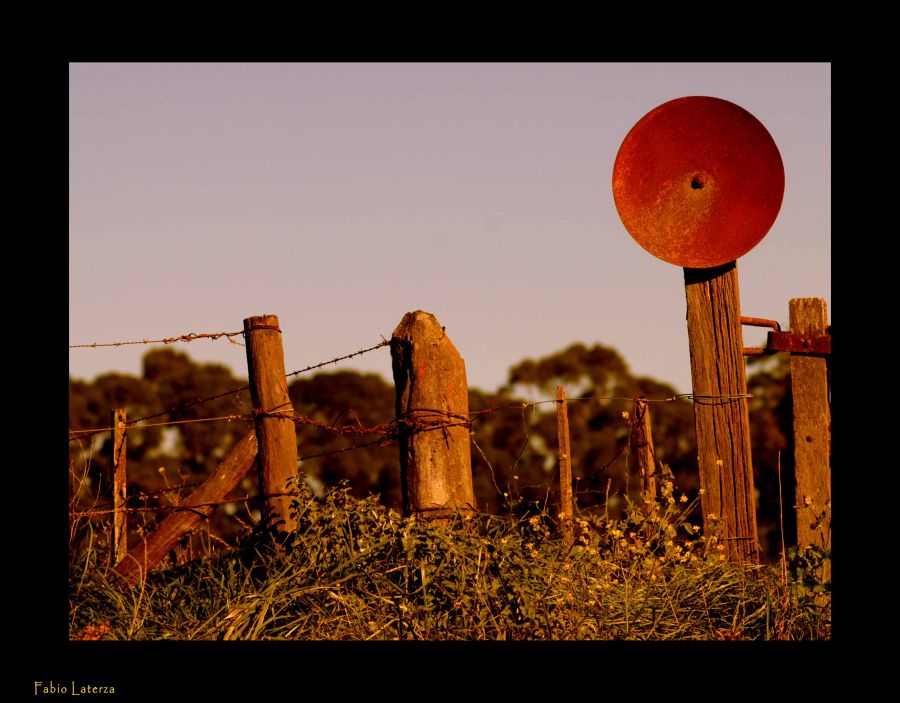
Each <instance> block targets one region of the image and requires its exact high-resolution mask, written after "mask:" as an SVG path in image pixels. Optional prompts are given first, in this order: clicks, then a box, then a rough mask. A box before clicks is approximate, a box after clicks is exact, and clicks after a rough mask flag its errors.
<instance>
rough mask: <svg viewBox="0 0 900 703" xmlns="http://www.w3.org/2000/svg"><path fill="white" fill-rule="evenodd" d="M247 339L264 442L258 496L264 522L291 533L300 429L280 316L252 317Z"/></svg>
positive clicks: (260, 438)
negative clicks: (290, 389)
mask: <svg viewBox="0 0 900 703" xmlns="http://www.w3.org/2000/svg"><path fill="white" fill-rule="evenodd" d="M244 337H245V339H246V343H247V370H248V372H249V374H250V398H251V400H252V402H253V409H254V411H255V412H256V435H257V439H258V442H259V491H260V494H261V495H263V496H265V503H264V508H263V517H262V521H263V524H264V525H266V526H270V527H273V528H275V530H276V531H278V532H292V531H293V530H294V529H295V528H296V526H297V521H296V518H295V517H292V516H291V514H290V511H291V496H290V495H288V493H290V492H291V491H292V490H293V479H294V477H295V476H296V475H297V456H298V455H297V430H296V427H295V426H294V421H293V420H292V419H291V416H292V415H293V414H294V406H293V405H292V404H291V399H290V396H289V395H288V388H287V378H286V374H285V369H284V348H283V346H282V342H281V329H280V328H279V327H278V317H277V316H276V315H259V316H257V317H248V318H247V319H245V320H244ZM279 415H284V416H285V417H278V416H279Z"/></svg>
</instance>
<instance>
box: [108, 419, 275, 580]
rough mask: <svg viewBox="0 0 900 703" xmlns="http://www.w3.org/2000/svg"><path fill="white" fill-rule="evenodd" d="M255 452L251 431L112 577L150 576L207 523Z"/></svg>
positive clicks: (253, 457)
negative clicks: (189, 535)
mask: <svg viewBox="0 0 900 703" xmlns="http://www.w3.org/2000/svg"><path fill="white" fill-rule="evenodd" d="M256 449H257V444H256V433H255V432H254V431H253V430H251V431H250V432H248V433H247V434H246V435H244V437H243V438H242V439H241V440H240V441H239V442H238V443H237V444H235V445H234V447H233V448H232V450H231V452H229V454H228V456H226V457H225V459H224V460H223V461H222V463H221V464H219V467H218V468H217V469H216V471H215V473H213V474H212V475H211V476H210V477H209V478H207V479H206V480H205V481H204V482H203V483H201V484H200V485H199V486H197V488H195V489H194V491H193V493H191V494H190V495H189V496H188V497H187V498H185V499H183V500H182V501H181V502H180V503H179V504H178V506H177V508H176V509H175V510H174V511H173V512H172V513H171V514H170V515H169V516H167V517H166V518H165V520H163V521H162V522H161V523H160V524H159V525H158V526H157V528H156V529H155V530H153V532H151V533H150V534H149V535H147V536H146V537H145V538H144V539H143V540H142V541H141V542H140V543H139V544H137V545H136V546H135V547H134V549H132V550H131V553H130V554H127V555H125V558H124V559H122V560H121V561H120V562H119V563H118V564H116V568H115V573H117V574H118V575H119V576H121V577H122V578H124V579H126V580H127V581H130V582H132V583H134V582H137V581H140V580H141V579H142V578H143V577H144V576H146V575H147V574H148V573H150V572H151V571H152V570H153V567H155V566H156V565H157V564H159V562H160V561H162V559H163V557H165V555H166V554H168V552H169V550H170V549H171V548H172V547H173V546H174V545H175V544H176V543H177V542H178V540H180V539H181V538H182V537H184V536H185V535H187V534H190V533H191V532H192V531H193V530H195V529H197V527H199V526H200V523H202V522H203V521H204V520H207V519H209V516H210V515H212V512H213V510H214V509H215V507H216V506H217V505H218V504H219V503H221V502H222V501H223V500H224V499H225V496H227V495H228V494H229V493H230V492H231V491H232V490H234V488H235V486H237V485H238V483H240V481H241V479H242V478H244V476H245V475H246V474H247V472H248V471H250V467H251V466H253V461H254V460H255V459H256Z"/></svg>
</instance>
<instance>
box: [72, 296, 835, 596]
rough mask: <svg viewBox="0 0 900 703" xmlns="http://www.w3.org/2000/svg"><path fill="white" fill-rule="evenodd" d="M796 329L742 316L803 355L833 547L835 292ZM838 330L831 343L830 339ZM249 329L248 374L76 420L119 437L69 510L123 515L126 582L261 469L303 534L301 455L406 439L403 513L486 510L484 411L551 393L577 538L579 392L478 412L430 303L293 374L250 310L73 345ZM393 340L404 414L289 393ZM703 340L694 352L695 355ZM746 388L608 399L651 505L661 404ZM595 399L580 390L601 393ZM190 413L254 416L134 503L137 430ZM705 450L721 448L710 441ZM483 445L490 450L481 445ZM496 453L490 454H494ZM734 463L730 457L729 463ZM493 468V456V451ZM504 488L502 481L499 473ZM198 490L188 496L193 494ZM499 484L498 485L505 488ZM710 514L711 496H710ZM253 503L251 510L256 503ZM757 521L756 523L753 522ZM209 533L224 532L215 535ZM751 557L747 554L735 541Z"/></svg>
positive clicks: (279, 506) (264, 484) (116, 535)
mask: <svg viewBox="0 0 900 703" xmlns="http://www.w3.org/2000/svg"><path fill="white" fill-rule="evenodd" d="M790 313H791V327H792V329H793V330H794V331H793V332H789V333H785V332H781V330H780V329H779V328H778V324H777V323H774V322H772V321H768V320H758V319H755V318H742V320H741V321H742V323H743V324H752V325H764V326H769V327H772V331H771V332H770V333H769V339H768V344H767V347H766V348H762V349H744V354H745V355H755V354H767V353H774V352H775V351H788V352H790V353H791V377H792V386H793V398H794V401H793V402H794V432H795V440H796V441H795V447H796V451H795V472H796V509H797V518H798V545H799V546H818V547H821V548H824V549H830V529H831V528H830V523H831V512H830V511H831V495H830V432H831V427H830V401H829V396H828V387H827V383H828V381H827V368H826V359H827V357H828V355H830V327H828V326H827V321H826V311H825V305H824V301H821V300H820V299H794V300H791V301H790ZM826 335H827V336H828V348H827V352H826V351H825V347H824V344H823V341H822V338H823V337H824V336H826ZM239 336H240V337H243V339H244V340H245V342H244V346H245V347H246V355H247V369H248V378H249V383H248V384H247V385H246V386H242V387H239V388H235V389H232V390H230V391H227V392H224V393H219V394H216V395H212V396H209V397H205V398H199V399H196V400H192V401H189V402H187V403H183V404H180V405H178V406H177V407H169V408H167V409H166V410H163V411H160V412H158V413H154V414H152V415H147V416H144V417H141V418H138V419H134V420H129V419H128V418H127V416H126V414H125V410H124V409H122V408H111V409H110V418H111V421H110V426H109V427H103V428H95V429H82V430H78V429H76V430H70V441H76V440H81V439H86V438H91V437H93V436H94V435H96V434H98V433H110V434H111V435H112V437H113V443H112V446H113V457H112V468H111V471H110V483H111V485H112V490H111V499H110V502H109V504H108V506H102V505H100V504H99V503H96V504H95V505H93V506H92V507H91V508H89V509H87V510H78V509H76V508H75V507H74V504H73V509H72V511H71V513H70V521H72V523H73V524H74V523H76V522H77V521H79V520H89V519H91V518H95V517H97V516H100V517H105V518H111V523H112V524H111V530H110V536H109V544H110V558H111V562H112V564H113V565H114V567H115V572H116V573H118V574H119V575H120V576H122V577H123V578H124V579H126V580H139V579H140V578H141V576H142V575H144V574H146V573H148V572H149V571H150V570H152V569H153V568H154V567H156V566H157V565H159V564H160V563H161V562H162V561H163V559H164V558H165V557H166V555H167V554H169V553H170V551H171V550H172V549H173V548H174V547H175V545H177V544H178V543H179V542H180V541H181V540H183V539H184V538H185V536H187V535H190V534H191V533H192V532H194V531H195V530H197V528H198V527H199V526H201V525H202V524H204V523H207V524H208V521H209V519H210V516H211V515H212V513H213V511H214V509H216V508H217V507H218V506H220V505H224V504H234V503H243V504H244V505H245V507H246V506H247V501H248V500H250V496H249V495H247V496H243V497H240V498H237V499H235V498H229V497H228V496H229V495H230V494H232V493H233V491H234V490H235V489H236V487H238V485H239V483H240V482H241V481H242V479H244V477H245V476H246V475H247V474H248V472H250V470H251V468H252V467H253V466H254V465H256V466H257V479H258V485H259V496H258V497H257V499H258V500H260V501H261V511H260V522H261V523H262V525H263V526H264V527H267V528H270V529H272V530H274V531H275V532H284V533H289V532H291V531H292V530H293V529H294V527H295V526H296V518H295V516H293V515H292V514H291V497H292V496H293V495H295V494H296V492H297V489H296V481H297V478H298V461H299V460H309V459H314V458H320V457H323V456H327V455H330V454H336V453H342V452H347V451H353V450H357V449H362V448H366V447H372V446H396V447H397V449H398V454H399V464H400V479H401V488H402V495H403V511H404V513H405V514H408V515H415V516H418V517H421V518H426V519H443V518H446V517H447V516H448V515H450V514H453V513H455V512H457V511H477V510H478V508H477V505H476V501H475V495H474V490H473V480H472V462H471V456H472V447H475V449H476V451H478V452H481V449H480V447H479V445H478V443H477V441H476V440H475V431H474V426H473V423H475V422H476V421H477V420H478V419H479V418H480V417H484V416H485V415H488V414H492V413H496V412H502V411H518V412H523V413H524V411H525V410H527V409H529V408H531V409H536V408H537V406H539V405H542V404H550V403H552V404H555V406H556V412H557V436H558V437H557V438H558V447H559V449H558V456H557V465H558V471H559V480H560V504H559V517H560V532H561V536H562V539H563V540H564V541H565V542H566V544H568V545H571V544H572V543H573V540H574V536H573V530H572V524H573V504H574V497H573V494H572V484H573V479H572V472H571V462H570V456H571V451H570V440H569V431H568V410H567V405H568V402H570V401H569V400H568V399H567V398H566V395H565V390H564V389H563V388H561V387H560V388H558V389H557V395H556V398H555V399H552V400H551V399H548V400H539V401H536V402H533V403H517V404H508V405H501V406H496V407H491V408H484V409H479V410H476V411H470V409H469V397H468V386H467V382H466V372H465V364H464V362H463V359H462V357H461V356H460V354H459V352H458V351H457V350H456V348H455V346H454V345H453V343H452V342H451V340H450V338H449V336H448V335H447V333H446V330H445V328H444V327H443V326H441V325H440V323H439V322H438V320H437V318H435V317H434V315H431V314H430V313H426V312H423V311H415V312H410V313H407V314H406V315H405V316H404V317H403V319H402V320H401V322H400V324H399V325H398V326H397V328H396V329H395V330H394V332H393V334H392V336H391V339H390V340H386V339H382V341H381V342H380V343H378V344H376V345H374V346H372V347H369V348H365V349H360V350H358V351H356V352H353V353H350V354H347V355H345V356H341V357H336V358H334V359H330V360H328V361H324V362H321V363H318V364H314V365H311V366H308V367H306V368H304V369H300V370H297V371H293V372H291V373H286V370H285V365H284V352H283V347H282V338H281V329H280V327H279V323H278V318H277V317H276V316H275V315H263V316H258V317H250V318H247V319H245V320H244V325H243V330H241V331H240V332H216V333H204V334H194V333H191V334H187V335H181V336H178V337H170V338H165V339H160V340H140V341H135V342H114V343H109V344H98V343H95V344H84V345H73V347H72V348H86V347H89V348H93V347H100V346H121V345H125V344H150V343H164V344H170V343H174V342H179V341H183V342H190V341H194V340H197V339H220V338H224V339H227V340H228V341H229V342H233V343H237V342H234V338H235V337H239ZM383 347H390V353H391V361H392V370H393V376H394V383H395V401H396V402H395V409H396V413H395V417H394V418H393V419H391V420H389V421H386V422H384V423H381V424H377V425H373V426H369V427H366V426H363V425H362V424H361V423H357V424H344V425H336V424H329V423H325V422H322V421H319V420H315V419H313V418H310V417H304V416H301V415H298V414H296V413H295V411H294V407H293V404H292V402H291V399H290V397H289V395H288V387H287V379H288V378H290V377H292V376H296V375H299V374H301V373H304V372H308V371H311V370H315V369H319V368H323V367H325V366H327V365H330V364H334V363H337V362H339V361H342V360H345V359H350V358H353V357H355V356H358V355H361V354H365V353H368V352H371V351H374V350H377V349H380V348H383ZM693 353H694V350H693V349H692V355H693ZM244 391H249V394H250V399H251V404H252V412H250V413H247V414H234V415H227V416H217V417H206V418H197V419H191V420H170V421H157V422H150V421H151V420H157V419H158V418H162V417H164V416H167V415H171V414H174V413H176V412H178V411H180V410H184V409H185V408H187V407H192V406H196V405H200V404H203V403H207V402H210V401H212V400H216V399H219V398H222V397H225V396H228V395H231V394H236V393H241V392H244ZM748 397H749V396H747V395H746V393H744V394H739V395H735V394H728V395H721V396H709V395H706V396H695V395H694V394H681V395H677V396H673V397H670V398H655V399H651V398H646V397H637V398H625V397H622V398H613V397H609V398H596V399H597V400H620V401H629V402H631V414H630V418H631V419H630V436H629V442H628V444H627V451H628V452H629V453H630V455H631V457H632V459H633V461H634V463H635V464H636V465H637V467H638V475H639V477H640V493H641V495H642V497H643V499H644V506H645V509H646V510H654V509H655V507H654V506H655V505H656V495H657V491H658V488H659V481H660V469H661V465H660V462H659V461H658V459H657V457H656V452H655V451H654V447H653V439H652V429H651V414H650V405H651V404H652V403H656V402H673V401H676V400H678V399H681V398H692V399H693V400H694V403H695V407H697V406H698V404H704V405H707V406H709V405H718V404H721V405H732V404H734V403H738V404H739V405H740V407H741V408H742V409H743V412H744V413H746V412H747V399H748ZM589 399H594V398H578V399H577V400H589ZM191 422H244V423H246V424H247V427H248V429H247V432H246V433H245V434H244V435H243V437H242V438H241V439H240V440H239V441H238V442H237V443H236V444H235V445H234V447H233V448H232V450H231V452H230V453H229V454H228V455H227V456H226V457H225V458H224V460H222V461H221V463H220V464H219V465H218V467H217V469H216V470H215V471H214V472H213V473H212V475H210V476H209V477H208V478H206V480H204V481H203V482H201V483H199V484H193V485H190V486H179V487H174V488H171V487H167V488H166V489H164V490H163V491H159V492H158V493H159V494H162V493H169V494H171V493H176V492H177V493H178V494H179V495H178V496H177V497H176V498H175V499H174V500H172V502H171V504H170V505H167V506H154V507H134V506H128V505H127V494H126V484H127V477H126V468H127V467H126V447H127V432H128V430H129V429H132V430H133V429H139V428H146V427H162V426H173V425H179V424H185V423H191ZM300 425H304V426H310V427H313V428H316V429H318V430H321V431H325V432H332V433H339V434H341V435H345V436H348V437H354V438H359V439H362V440H363V441H358V442H355V443H354V444H352V445H351V446H348V447H345V448H340V449H336V450H331V451H328V452H323V453H319V454H315V455H310V456H298V449H297V435H296V430H297V426H300ZM700 443H701V434H700V433H699V432H698V453H699V454H702V453H703V452H704V450H708V448H705V447H703V446H700ZM482 456H483V453H482ZM485 461H486V457H485ZM720 463H721V462H720ZM488 466H489V467H490V463H489V462H488ZM491 471H492V472H493V469H491ZM727 478H728V477H720V481H719V485H718V486H710V485H709V481H708V480H707V485H705V486H704V485H703V475H702V474H701V495H704V494H707V493H708V492H709V490H710V489H713V491H717V492H718V491H721V490H722V489H723V487H725V486H726V485H727V484H728V480H727ZM494 485H495V487H497V486H496V483H495V484H494ZM187 489H193V490H192V491H191V492H190V494H189V495H186V496H182V495H181V494H182V493H184V491H185V490H187ZM497 490H498V491H499V490H500V489H499V487H497ZM161 507H162V508H167V509H169V510H170V511H171V512H170V513H169V514H168V515H167V516H166V517H165V518H164V519H163V520H162V521H161V522H159V524H157V525H156V526H155V529H153V530H152V532H149V534H141V535H140V537H141V538H140V540H139V541H138V542H137V543H136V544H135V545H134V546H132V547H131V548H130V549H129V548H128V546H127V545H128V540H127V517H128V516H129V515H130V514H140V513H142V512H143V513H147V512H159V510H160V509H161ZM703 509H704V512H705V514H704V523H705V524H706V518H707V517H708V515H706V513H707V512H709V507H708V505H707V502H706V501H703ZM248 512H249V510H248ZM754 524H755V521H754ZM717 529H718V530H719V535H720V538H721V539H724V540H726V541H727V540H735V539H743V537H742V536H740V535H738V534H737V532H736V530H735V527H734V526H733V525H729V524H728V522H727V521H725V524H721V523H720V524H718V525H717ZM208 534H209V537H210V539H211V540H212V539H215V538H214V537H213V535H212V534H211V533H208ZM734 554H739V552H736V551H735V552H734Z"/></svg>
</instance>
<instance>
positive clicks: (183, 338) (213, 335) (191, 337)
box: [69, 330, 244, 349]
mask: <svg viewBox="0 0 900 703" xmlns="http://www.w3.org/2000/svg"><path fill="white" fill-rule="evenodd" d="M243 334H244V331H243V330H241V331H240V332H200V333H197V332H189V333H188V334H180V335H178V336H177V337H165V338H163V339H140V340H137V341H134V342H108V343H105V344H101V343H99V342H94V343H93V344H70V345H69V349H85V348H90V349H94V348H96V347H123V346H125V345H128V344H173V343H174V342H193V341H195V340H197V339H219V338H220V337H225V338H226V339H228V341H229V342H231V343H232V344H237V345H238V346H244V345H243V344H241V343H240V342H235V341H233V340H232V339H231V338H232V337H239V336H242V335H243Z"/></svg>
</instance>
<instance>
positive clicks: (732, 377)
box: [684, 261, 759, 562]
mask: <svg viewBox="0 0 900 703" xmlns="http://www.w3.org/2000/svg"><path fill="white" fill-rule="evenodd" d="M684 282H685V292H686V296H687V327H688V340H689V343H690V351H691V377H692V381H693V394H694V425H695V427H696V431H697V454H698V457H697V458H698V461H699V465H700V488H701V489H703V496H702V498H701V504H702V506H703V528H704V531H705V532H706V533H707V534H711V533H712V532H713V531H717V532H718V534H719V535H720V537H721V538H723V539H724V540H725V545H726V554H727V555H728V556H729V558H730V559H731V560H733V561H745V562H750V561H756V560H757V558H758V554H759V538H758V536H757V528H756V493H755V489H754V485H753V466H752V463H751V458H750V415H749V405H748V402H747V376H746V370H745V366H744V356H743V341H742V340H743V336H742V331H741V320H740V316H741V314H740V309H741V305H740V296H739V294H738V276H737V264H736V262H734V261H732V262H731V263H728V264H724V265H722V266H716V267H712V268H702V269H692V268H685V269H684ZM711 516H715V518H712V517H711ZM719 525H721V529H717V528H718V527H719Z"/></svg>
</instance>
